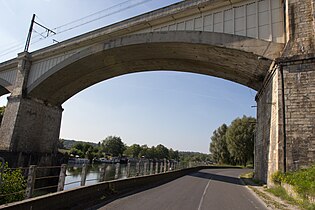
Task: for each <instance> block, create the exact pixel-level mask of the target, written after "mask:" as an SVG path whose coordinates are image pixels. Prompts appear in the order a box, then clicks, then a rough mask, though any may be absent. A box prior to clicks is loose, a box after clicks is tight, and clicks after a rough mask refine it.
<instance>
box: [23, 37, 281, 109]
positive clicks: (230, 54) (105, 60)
mask: <svg viewBox="0 0 315 210" xmlns="http://www.w3.org/2000/svg"><path fill="white" fill-rule="evenodd" d="M282 48H283V45H282V44H277V43H272V42H267V41H262V40H257V39H252V38H248V37H242V36H236V35H230V34H222V33H213V32H193V31H177V32H157V33H146V34H134V35H130V36H126V37H121V38H117V39H114V40H110V41H108V42H105V43H99V44H96V45H93V46H91V47H89V48H86V49H84V50H82V51H81V52H79V53H76V54H74V55H73V56H71V57H69V58H67V59H66V60H64V61H63V62H61V63H59V64H57V65H56V66H54V67H52V68H51V69H50V70H49V71H47V72H46V73H45V74H44V75H42V76H41V77H40V78H39V79H38V80H37V81H35V82H34V83H33V84H31V85H30V86H29V87H28V96H30V97H32V98H37V99H40V100H43V101H45V102H47V103H49V104H52V105H60V104H62V103H63V102H64V101H66V100H67V99H69V98H70V97H71V96H73V95H75V94H76V93H78V92H80V91H81V90H83V89H85V88H87V87H89V86H91V85H93V84H96V83H98V82H100V81H103V80H106V79H109V78H113V77H115V76H119V75H123V74H127V73H133V72H141V71H152V70H174V71H183V72H192V73H199V74H205V75H210V76H215V77H220V78H224V79H227V80H231V81H234V82H237V83H240V84H243V85H246V86H248V87H251V88H253V89H255V90H258V89H259V88H260V87H261V85H262V81H263V79H264V77H265V75H266V73H267V71H268V68H269V66H270V64H271V62H272V60H273V59H274V58H275V57H277V56H279V54H280V51H281V50H282ZM259 57H263V59H258V58H259Z"/></svg>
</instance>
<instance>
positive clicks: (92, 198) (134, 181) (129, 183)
mask: <svg viewBox="0 0 315 210" xmlns="http://www.w3.org/2000/svg"><path fill="white" fill-rule="evenodd" d="M204 168H208V167H206V166H200V167H194V168H188V169H183V170H178V171H170V172H166V173H162V174H155V175H147V176H142V177H134V178H129V179H122V180H114V181H107V182H101V183H98V184H95V185H91V186H83V187H79V188H76V189H72V190H67V191H62V192H57V193H52V194H48V195H43V196H39V197H36V198H31V199H27V200H24V201H20V202H15V203H10V204H6V205H1V206H0V209H16V210H20V209H21V210H22V209H23V210H26V209H32V210H37V209H45V210H50V209H51V210H53V209H84V208H87V207H91V206H93V205H97V204H99V203H102V202H105V201H106V200H109V199H113V198H115V197H116V196H119V195H123V194H125V193H128V192H133V191H135V190H140V189H142V188H144V187H154V186H158V185H161V184H164V183H166V182H169V181H172V180H174V179H177V178H179V177H181V176H184V175H187V174H190V173H193V172H196V171H199V170H201V169H204Z"/></svg>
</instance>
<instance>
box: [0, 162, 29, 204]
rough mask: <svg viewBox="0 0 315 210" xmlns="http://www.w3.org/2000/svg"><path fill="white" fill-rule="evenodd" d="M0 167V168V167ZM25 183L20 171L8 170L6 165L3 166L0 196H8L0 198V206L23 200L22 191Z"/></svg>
mask: <svg viewBox="0 0 315 210" xmlns="http://www.w3.org/2000/svg"><path fill="white" fill-rule="evenodd" d="M0 167H1V166H0ZM25 188H26V181H25V179H24V177H23V175H22V171H21V169H15V170H12V169H9V168H8V164H7V163H6V164H5V166H4V171H3V174H2V183H1V185H0V195H8V196H5V197H3V196H1V197H0V205H1V204H5V203H11V202H14V201H20V200H23V199H24V194H25V192H24V190H25Z"/></svg>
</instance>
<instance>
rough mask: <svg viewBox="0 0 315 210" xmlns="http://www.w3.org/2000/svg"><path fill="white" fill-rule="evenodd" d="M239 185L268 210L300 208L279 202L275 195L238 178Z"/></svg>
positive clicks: (295, 209)
mask: <svg viewBox="0 0 315 210" xmlns="http://www.w3.org/2000/svg"><path fill="white" fill-rule="evenodd" d="M240 180H241V183H242V184H243V185H244V186H246V187H247V189H249V190H250V191H251V193H252V194H254V195H255V196H256V197H257V198H259V200H261V201H262V202H263V203H264V204H265V205H266V207H267V208H268V209H276V210H288V209H289V210H299V209H300V208H299V207H297V206H294V205H291V204H288V203H287V202H285V201H283V200H281V199H280V198H278V197H276V196H275V195H273V194H271V193H269V192H267V191H265V190H264V187H263V186H250V185H251V183H247V181H245V180H244V179H243V178H240Z"/></svg>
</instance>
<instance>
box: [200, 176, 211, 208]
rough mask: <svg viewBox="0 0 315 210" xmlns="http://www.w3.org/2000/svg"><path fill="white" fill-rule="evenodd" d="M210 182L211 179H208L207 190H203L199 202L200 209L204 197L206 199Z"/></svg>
mask: <svg viewBox="0 0 315 210" xmlns="http://www.w3.org/2000/svg"><path fill="white" fill-rule="evenodd" d="M210 182H211V179H210V180H209V181H208V184H207V186H206V188H205V190H204V191H203V194H202V197H201V200H200V202H199V206H198V210H201V206H202V203H203V199H204V197H205V195H206V193H207V190H208V187H209V184H210Z"/></svg>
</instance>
